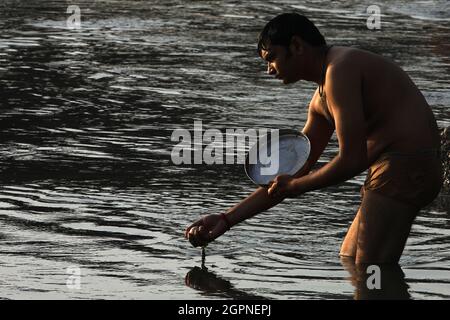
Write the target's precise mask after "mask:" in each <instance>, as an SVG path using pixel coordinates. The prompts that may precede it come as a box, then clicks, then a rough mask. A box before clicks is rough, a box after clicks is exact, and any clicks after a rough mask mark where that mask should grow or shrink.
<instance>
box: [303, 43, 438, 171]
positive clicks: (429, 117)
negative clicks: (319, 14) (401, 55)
mask: <svg viewBox="0 0 450 320" xmlns="http://www.w3.org/2000/svg"><path fill="white" fill-rule="evenodd" d="M327 60H328V62H329V63H328V68H329V67H330V66H333V65H337V64H339V63H342V62H344V61H346V62H347V63H348V62H349V61H351V66H352V67H354V68H357V70H358V72H357V74H359V76H360V83H361V86H360V87H359V88H355V90H361V96H362V104H363V109H364V116H365V122H366V123H365V125H366V136H367V152H368V160H369V164H371V163H372V162H373V161H374V160H375V159H376V158H377V157H378V156H379V155H380V154H381V153H383V152H387V151H401V152H410V151H417V150H423V149H431V148H437V147H438V146H439V134H438V129H437V126H436V121H435V119H434V116H433V113H432V111H431V109H430V107H429V105H428V104H427V102H426V100H425V98H424V97H423V95H422V93H421V92H420V91H419V89H418V88H417V87H416V86H415V84H414V83H413V82H412V81H411V79H410V78H409V76H408V75H407V74H406V73H405V72H404V71H403V70H402V69H401V68H400V67H399V66H397V65H395V64H394V63H393V62H391V61H389V60H388V59H385V58H383V57H381V56H379V55H376V54H373V53H370V52H367V51H363V50H358V49H354V48H346V47H333V48H331V50H330V51H329V54H328V58H327ZM325 93H326V92H325ZM328 98H329V97H328ZM321 100H322V99H320V96H319V93H318V90H316V92H315V94H314V96H313V98H312V100H311V103H310V108H312V110H313V111H315V112H316V113H318V114H320V115H322V116H323V117H325V118H326V119H327V120H328V122H329V123H330V125H331V126H333V127H334V126H335V123H334V118H333V114H332V111H331V108H329V106H328V104H327V103H326V102H324V103H322V102H321ZM326 100H328V99H326V98H325V101H326Z"/></svg>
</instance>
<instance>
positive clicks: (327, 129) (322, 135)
mask: <svg viewBox="0 0 450 320" xmlns="http://www.w3.org/2000/svg"><path fill="white" fill-rule="evenodd" d="M333 131H334V128H333V127H332V126H331V125H330V124H329V123H328V122H327V120H326V119H325V118H324V117H322V116H321V115H319V114H317V113H316V112H315V111H314V110H313V108H312V107H311V108H310V110H309V113H308V120H307V122H306V124H305V127H304V129H303V133H304V134H305V135H306V136H308V138H309V139H310V142H311V153H310V156H309V158H308V161H307V162H306V164H305V166H304V168H303V169H302V170H301V171H300V172H299V173H298V174H297V176H302V175H304V174H307V173H308V172H309V171H310V170H311V168H312V167H313V166H314V164H315V163H316V162H317V160H318V159H319V157H320V155H321V154H322V152H323V150H324V149H325V147H326V146H327V144H328V142H329V140H330V138H331V135H332V134H333ZM284 198H285V197H277V198H274V197H271V196H269V195H268V193H267V188H262V187H260V188H258V189H257V190H256V191H254V192H253V193H252V194H250V195H249V196H248V197H246V198H245V199H243V200H242V201H241V202H239V203H238V204H236V205H235V206H233V207H232V208H230V209H229V210H227V212H226V213H225V219H226V220H225V219H223V218H222V217H221V216H220V215H213V214H212V215H208V216H205V217H202V218H200V219H199V220H197V221H196V222H194V223H193V224H191V225H190V226H189V227H188V228H187V229H186V231H185V237H186V238H189V240H191V243H192V244H193V245H194V246H202V245H205V244H207V243H208V242H210V241H212V240H214V239H216V238H217V237H219V236H221V235H222V234H223V233H225V232H226V231H227V229H228V228H229V227H231V226H233V225H235V224H238V223H239V222H241V221H244V220H246V219H248V218H250V217H253V216H254V215H256V214H258V213H260V212H263V211H265V210H268V209H270V208H272V207H273V206H275V205H277V204H278V203H280V202H282V201H283V199H284Z"/></svg>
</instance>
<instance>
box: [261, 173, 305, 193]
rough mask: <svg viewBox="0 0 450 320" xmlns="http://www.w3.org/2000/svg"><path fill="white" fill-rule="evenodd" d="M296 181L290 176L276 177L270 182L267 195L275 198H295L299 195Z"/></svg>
mask: <svg viewBox="0 0 450 320" xmlns="http://www.w3.org/2000/svg"><path fill="white" fill-rule="evenodd" d="M295 181H296V180H295V178H293V177H291V176H290V175H288V174H282V175H279V176H276V177H275V179H274V180H273V181H270V182H269V189H268V190H267V194H268V195H269V196H271V197H274V198H289V197H295V196H297V195H298V194H297V193H298V191H297V188H296V185H295Z"/></svg>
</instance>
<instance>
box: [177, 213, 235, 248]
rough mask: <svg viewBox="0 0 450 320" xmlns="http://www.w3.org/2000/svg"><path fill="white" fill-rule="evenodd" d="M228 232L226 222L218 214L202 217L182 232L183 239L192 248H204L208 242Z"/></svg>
mask: <svg viewBox="0 0 450 320" xmlns="http://www.w3.org/2000/svg"><path fill="white" fill-rule="evenodd" d="M227 230H228V225H227V222H226V221H225V220H224V218H223V217H221V216H220V215H219V214H209V215H207V216H203V217H201V218H200V219H198V220H197V221H195V222H194V223H193V224H191V225H190V226H189V227H187V228H186V231H185V232H184V237H185V238H186V239H188V240H189V242H190V243H191V244H192V245H193V246H194V247H204V246H206V245H207V244H208V243H209V242H211V241H213V240H214V239H216V238H218V237H220V236H221V235H222V234H224V233H225V232H226V231H227Z"/></svg>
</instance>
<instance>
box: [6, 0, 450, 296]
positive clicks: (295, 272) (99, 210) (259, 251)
mask: <svg viewBox="0 0 450 320" xmlns="http://www.w3.org/2000/svg"><path fill="white" fill-rule="evenodd" d="M428 3H429V4H428ZM446 3H447V2H446V1H441V0H434V1H429V2H423V1H385V2H383V4H382V5H381V4H380V6H381V10H382V14H383V15H382V30H381V31H376V32H375V31H371V30H368V29H367V28H366V19H367V13H366V9H367V7H368V6H369V5H371V4H372V3H371V1H365V0H361V1H339V2H333V3H331V4H330V3H329V2H327V5H326V6H324V5H323V3H321V2H320V1H304V2H302V3H301V4H300V3H298V2H295V1H294V2H292V1H281V2H280V1H253V2H242V3H241V2H210V1H202V2H199V1H189V0H188V1H182V2H180V1H162V0H161V1H159V0H154V1H125V0H118V1H109V0H104V1H90V0H80V1H77V5H79V6H80V9H81V14H82V16H81V22H82V24H81V29H79V30H70V29H67V27H66V19H67V17H68V15H67V13H66V9H67V5H68V2H67V1H63V0H26V1H25V0H23V1H18V0H3V1H0V28H1V30H2V33H1V35H0V127H1V128H2V132H1V135H0V179H1V180H0V181H1V183H0V272H1V275H2V277H1V281H0V298H13V299H17V298H31V299H36V298H44V299H49V298H101V299H108V298H147V299H148V298H150V299H152V298H154V299H177V298H179V299H195V298H199V297H201V298H204V297H210V298H240V297H247V298H258V297H264V298H268V299H283V298H289V299H351V298H353V297H355V291H359V292H360V293H358V294H357V295H356V297H361V296H363V297H364V296H367V294H370V293H371V292H362V291H363V290H359V289H358V290H356V289H355V287H354V286H353V285H352V284H355V283H356V284H357V283H358V281H356V282H354V281H349V279H348V278H349V271H347V267H346V266H343V265H342V264H341V262H340V261H339V258H338V251H339V246H340V242H341V241H342V238H343V236H344V234H345V232H346V229H347V228H348V226H349V224H350V223H351V221H352V219H353V215H354V214H355V213H356V210H357V208H358V205H359V201H360V199H359V192H358V190H359V188H360V186H361V184H362V183H363V180H364V176H359V177H356V178H354V179H352V180H350V181H348V182H346V183H344V184H342V185H341V186H339V187H334V188H328V189H326V190H321V191H315V192H311V193H309V194H306V195H304V196H303V197H301V199H298V200H290V201H286V202H285V203H283V204H281V205H279V206H277V207H276V208H274V209H272V210H270V211H268V212H267V213H264V214H262V215H259V216H257V217H254V218H253V219H251V220H249V221H247V222H245V223H243V224H241V225H239V226H237V227H235V228H233V230H231V231H230V232H228V233H226V234H225V235H224V236H223V237H221V238H220V239H218V240H217V241H215V242H214V243H212V244H210V245H209V246H208V269H207V270H204V269H203V270H202V269H200V270H199V269H198V268H197V269H195V268H194V269H192V265H193V264H195V263H197V262H199V259H200V258H201V254H200V253H199V252H198V250H197V249H194V248H192V247H191V246H190V244H189V243H188V242H187V241H185V240H184V238H183V231H184V228H185V227H186V225H187V224H188V223H190V222H191V221H193V220H194V219H195V218H196V217H197V216H198V215H200V214H205V213H209V212H221V211H223V210H224V209H226V208H228V207H229V206H231V205H233V204H234V203H236V202H237V201H239V200H240V199H242V198H243V197H244V196H245V195H247V194H248V193H250V192H251V191H252V190H253V189H254V186H253V185H252V183H251V182H250V181H249V180H248V178H247V177H246V175H245V172H244V169H243V167H242V166H241V165H215V166H207V165H195V166H194V165H192V166H189V165H182V166H175V165H173V163H172V162H171V158H170V152H171V150H172V147H173V145H174V142H172V141H171V139H170V137H171V133H172V131H173V130H174V129H178V128H184V129H188V130H192V129H193V123H194V121H196V120H202V122H203V127H204V129H205V130H206V129H209V128H217V129H219V130H221V131H222V132H224V130H226V129H227V128H233V129H239V128H242V129H249V128H253V129H261V128H268V129H270V128H288V129H298V128H301V127H302V126H303V124H304V122H305V119H306V106H307V104H308V101H309V99H310V97H311V94H312V93H313V90H314V86H313V85H312V84H310V83H306V82H301V83H299V84H296V85H294V86H289V87H284V86H281V85H280V84H279V83H277V82H274V81H273V80H272V79H270V78H268V77H266V75H265V67H266V66H265V65H264V63H262V62H261V61H260V59H259V58H258V56H257V55H256V54H255V38H256V35H257V33H258V32H259V30H260V29H261V27H262V26H263V25H264V24H265V23H266V22H267V21H268V19H270V18H271V17H273V16H274V15H275V14H277V13H280V12H282V11H291V10H297V11H300V12H303V13H305V14H307V15H309V16H310V17H311V18H312V20H313V21H315V22H316V23H317V24H318V25H319V27H320V28H321V29H322V30H323V32H324V34H325V36H326V37H327V39H328V41H329V42H330V43H333V44H336V45H348V46H357V47H359V48H363V49H368V50H372V51H374V52H377V53H380V54H383V55H384V56H387V57H389V58H391V59H393V60H395V61H397V62H398V63H399V64H400V65H401V66H403V67H404V68H405V69H406V70H407V71H408V73H409V74H410V75H411V77H412V78H413V79H414V81H415V82H416V83H417V84H418V86H419V87H420V88H421V89H422V92H423V93H424V95H425V97H426V98H427V100H428V102H429V103H430V105H431V106H432V108H433V110H434V112H435V114H436V117H437V119H438V123H439V125H440V126H441V127H443V126H448V125H450V115H449V113H448V105H449V101H450V97H449V92H448V74H449V72H450V60H449V57H448V48H447V47H448V46H447V45H446V44H448V43H449V34H450V32H449V28H450V25H449V17H448V10H445V9H441V8H443V7H444V6H445V5H446ZM197 147H199V146H197ZM336 147H337V144H336V141H332V142H331V143H330V145H329V146H328V148H327V151H326V152H325V154H324V156H323V158H322V159H321V162H325V161H327V160H329V159H330V158H331V157H332V156H333V155H334V154H335V152H336ZM448 203H450V201H449V196H448V195H447V194H442V195H441V196H440V198H439V199H437V200H436V201H435V202H434V203H433V204H432V205H431V206H429V207H428V208H426V209H425V210H423V213H422V214H421V215H419V217H418V218H417V220H416V224H415V225H414V227H413V229H412V233H411V238H410V239H409V240H408V243H407V246H406V249H405V252H404V256H403V257H402V260H401V261H400V264H401V266H402V269H403V271H404V272H405V275H406V278H405V281H406V283H407V285H408V286H409V289H408V290H407V291H408V292H409V294H410V296H411V298H413V299H434V298H438V299H448V298H449V297H450V290H449V289H448V288H449V282H450V278H449V276H448V274H449V270H450V264H449V261H450V256H449V251H450V250H449V249H450V247H449V241H448V240H449V238H450V233H449V221H450V220H449V216H448ZM69 267H79V268H80V270H81V289H80V290H73V289H70V288H68V287H67V286H66V282H67V279H68V276H69V274H68V273H67V268H69ZM350 270H352V269H351V268H350ZM187 272H188V275H186V273H187ZM185 279H187V280H186V281H187V282H186V283H187V284H189V285H188V286H186V285H185V282H184V280H185ZM358 279H359V278H358ZM397 282H398V281H393V283H397ZM193 288H195V289H193ZM400 296H401V295H400Z"/></svg>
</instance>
